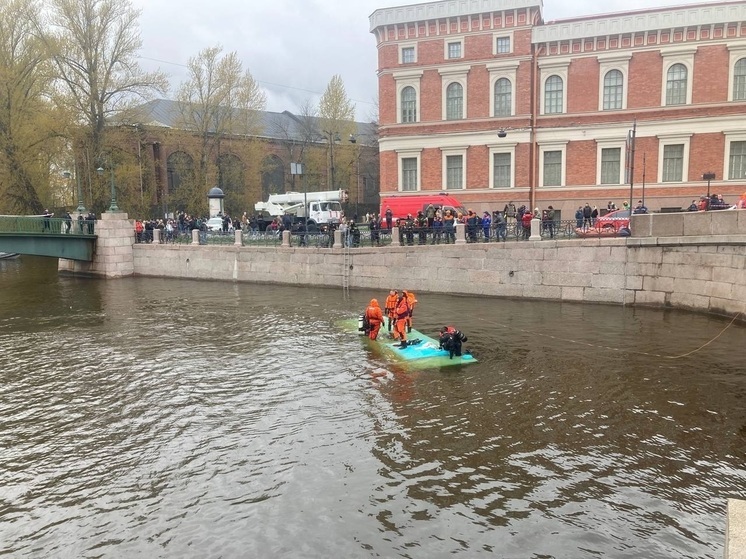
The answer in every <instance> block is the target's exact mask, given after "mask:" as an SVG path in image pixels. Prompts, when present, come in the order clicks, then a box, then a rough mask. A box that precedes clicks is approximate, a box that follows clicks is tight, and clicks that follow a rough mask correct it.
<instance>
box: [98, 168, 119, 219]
mask: <svg viewBox="0 0 746 559" xmlns="http://www.w3.org/2000/svg"><path fill="white" fill-rule="evenodd" d="M109 172H110V173H111V204H109V211H110V212H118V211H119V206H117V189H116V186H115V185H114V165H109ZM96 173H97V174H98V176H99V177H103V176H104V168H103V167H99V168H98V169H96Z"/></svg>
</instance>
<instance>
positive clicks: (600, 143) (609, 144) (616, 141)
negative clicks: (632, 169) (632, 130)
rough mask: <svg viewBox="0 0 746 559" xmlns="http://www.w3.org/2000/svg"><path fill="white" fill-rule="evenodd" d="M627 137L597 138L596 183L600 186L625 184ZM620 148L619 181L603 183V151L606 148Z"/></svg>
mask: <svg viewBox="0 0 746 559" xmlns="http://www.w3.org/2000/svg"><path fill="white" fill-rule="evenodd" d="M626 145H627V139H626V138H612V139H607V140H596V184H597V185H599V186H608V187H613V186H619V185H622V184H624V175H625V173H624V170H625V169H626V168H627V157H626V155H627V154H626V151H627V150H626ZM612 148H619V177H618V180H619V182H616V183H609V184H601V152H602V150H604V149H612Z"/></svg>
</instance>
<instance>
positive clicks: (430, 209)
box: [425, 204, 435, 228]
mask: <svg viewBox="0 0 746 559" xmlns="http://www.w3.org/2000/svg"><path fill="white" fill-rule="evenodd" d="M425 217H426V218H427V226H428V228H432V226H433V220H435V206H433V205H432V204H428V205H427V208H425Z"/></svg>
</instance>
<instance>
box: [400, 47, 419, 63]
mask: <svg viewBox="0 0 746 559" xmlns="http://www.w3.org/2000/svg"><path fill="white" fill-rule="evenodd" d="M408 48H414V60H413V61H412V62H404V49H408ZM399 64H417V43H399Z"/></svg>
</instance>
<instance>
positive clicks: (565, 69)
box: [539, 59, 570, 115]
mask: <svg viewBox="0 0 746 559" xmlns="http://www.w3.org/2000/svg"><path fill="white" fill-rule="evenodd" d="M569 69H570V61H569V60H565V59H563V60H555V61H554V62H553V63H551V64H550V63H546V64H541V63H539V73H540V75H541V80H540V87H541V91H540V92H539V114H540V115H545V114H566V113H567V76H568V73H569ZM552 76H559V77H560V78H562V112H561V113H546V112H545V108H546V103H545V101H546V82H547V79H549V78H550V77H552Z"/></svg>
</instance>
